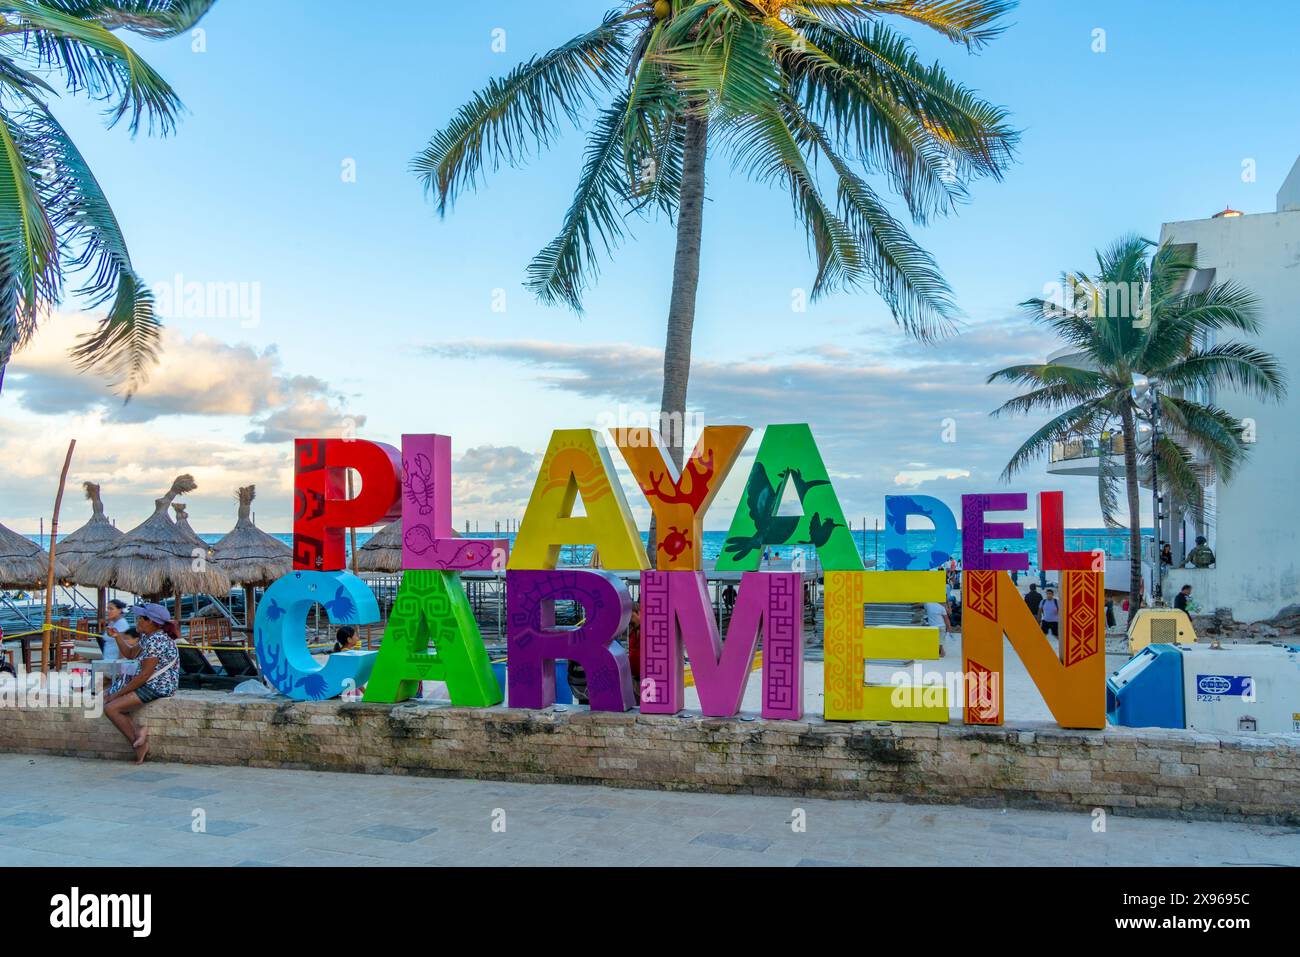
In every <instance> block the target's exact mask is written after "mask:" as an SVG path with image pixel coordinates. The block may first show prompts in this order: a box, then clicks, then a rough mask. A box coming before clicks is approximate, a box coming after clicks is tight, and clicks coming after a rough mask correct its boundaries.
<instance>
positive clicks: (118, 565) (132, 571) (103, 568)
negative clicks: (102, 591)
mask: <svg viewBox="0 0 1300 957" xmlns="http://www.w3.org/2000/svg"><path fill="white" fill-rule="evenodd" d="M196 488H198V485H197V484H196V483H195V481H194V478H193V476H190V475H182V476H179V477H178V478H177V479H176V481H174V482H172V486H171V488H170V489H168V490H167V494H166V495H164V496H163V497H162V498H160V499H157V500H155V501H154V510H153V514H152V515H150V516H149V517H148V518H147V519H145V520H144V521H143V522H141V523H140V524H139V525H137V526H136V527H135V528H133V529H131V531H129V532H127V533H126V535H125V536H124V537H123V538H122V540H121V541H120V542H118V543H117V544H116V545H114V546H112V547H111V548H107V549H105V550H104V551H102V552H100V553H99V554H98V555H94V556H91V557H90V558H87V559H86V560H85V561H83V562H82V563H81V568H80V573H79V578H80V579H81V581H82V582H84V583H85V584H87V585H93V586H94V587H96V588H120V589H122V590H123V591H129V592H132V593H133V594H136V595H143V596H145V597H146V598H151V599H155V600H156V599H160V598H163V597H166V596H167V595H172V596H174V597H175V598H176V611H177V615H178V616H179V614H180V607H181V606H180V595H181V593H182V592H186V593H194V594H204V595H213V596H216V597H221V598H224V597H225V596H226V595H227V593H229V591H230V579H229V578H228V577H227V576H226V573H225V572H224V571H222V570H221V569H220V568H218V567H217V566H216V564H215V563H213V562H210V561H207V560H206V557H205V556H204V557H203V560H201V561H199V560H196V556H195V555H194V549H195V548H196V547H198V546H196V545H195V539H197V536H195V535H194V533H193V531H190V532H188V533H187V532H186V531H185V529H183V528H181V527H180V526H178V525H177V524H176V523H175V522H173V521H172V520H171V519H170V518H168V517H167V507H168V506H169V505H171V503H172V499H174V498H175V497H176V496H177V495H184V494H185V493H187V492H192V491H194V490H195V489H196ZM199 542H200V544H202V540H201V539H200V540H199ZM203 547H204V549H205V550H206V546H203Z"/></svg>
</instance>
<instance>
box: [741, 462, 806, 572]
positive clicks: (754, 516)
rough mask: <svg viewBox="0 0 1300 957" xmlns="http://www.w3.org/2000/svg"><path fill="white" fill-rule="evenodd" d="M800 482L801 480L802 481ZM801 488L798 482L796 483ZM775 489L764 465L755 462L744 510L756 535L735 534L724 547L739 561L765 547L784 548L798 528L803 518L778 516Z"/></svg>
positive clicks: (747, 484)
mask: <svg viewBox="0 0 1300 957" xmlns="http://www.w3.org/2000/svg"><path fill="white" fill-rule="evenodd" d="M800 480H801V479H800ZM795 485H796V487H798V481H796V483H795ZM780 504H781V503H780V500H779V499H778V498H777V494H776V488H775V487H774V486H773V485H772V480H771V479H769V478H768V477H767V469H765V468H764V467H763V465H762V463H755V464H754V470H753V471H752V472H750V473H749V481H748V482H746V483H745V507H746V509H747V510H748V512H749V518H750V521H752V522H753V523H754V534H753V535H736V536H733V537H731V538H728V539H727V541H726V542H725V543H724V545H723V548H725V549H726V551H727V552H728V553H730V554H731V555H732V556H734V557H735V558H736V559H742V558H744V557H745V556H746V555H748V554H749V553H750V552H752V551H756V550H757V549H760V548H762V547H763V546H764V545H769V544H770V545H784V544H785V543H786V542H788V541H789V540H790V539H791V537H792V536H793V535H794V533H795V531H796V530H797V529H798V527H799V519H800V518H802V516H800V515H777V514H776V510H777V509H778V508H779V507H780Z"/></svg>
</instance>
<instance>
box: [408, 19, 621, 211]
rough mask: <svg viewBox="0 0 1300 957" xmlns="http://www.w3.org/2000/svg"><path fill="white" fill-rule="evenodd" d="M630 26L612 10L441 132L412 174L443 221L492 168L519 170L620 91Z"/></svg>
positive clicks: (480, 98)
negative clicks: (594, 105)
mask: <svg viewBox="0 0 1300 957" xmlns="http://www.w3.org/2000/svg"><path fill="white" fill-rule="evenodd" d="M628 22H629V20H628V18H627V17H626V16H624V15H623V14H621V13H620V12H618V11H611V12H610V13H608V14H606V15H605V18H604V19H603V20H602V21H601V24H600V26H598V27H596V28H595V29H594V30H591V31H589V32H588V33H584V34H582V35H581V36H578V37H575V38H574V39H572V40H570V41H569V42H568V43H566V44H564V45H563V46H560V47H557V48H556V49H554V50H552V51H550V52H549V53H545V54H543V55H541V56H537V57H533V58H532V59H530V60H528V61H527V62H526V63H523V64H520V65H519V66H517V67H516V68H515V69H513V70H511V71H510V72H509V73H508V74H506V76H505V77H503V78H501V79H494V80H492V81H491V82H490V83H489V84H488V85H487V86H486V87H485V88H484V89H483V90H482V91H480V92H479V93H476V94H475V95H474V96H473V98H472V99H471V100H470V101H469V102H468V103H467V104H465V105H464V106H463V107H461V109H460V111H459V112H458V113H457V114H456V116H455V118H454V119H452V121H451V122H450V123H449V124H448V125H447V126H446V127H445V128H444V129H442V130H440V131H439V132H438V133H435V134H434V136H433V138H432V139H431V140H430V141H429V144H428V146H426V147H425V148H424V150H423V151H422V152H421V153H420V154H419V155H418V156H417V157H416V158H415V160H414V161H413V162H412V164H411V169H412V171H413V172H414V173H415V174H416V175H417V176H419V177H420V179H421V180H422V181H423V183H424V188H425V191H426V192H428V193H433V194H436V196H437V200H438V214H439V215H444V214H445V213H446V211H447V208H448V207H449V206H451V205H454V203H455V201H456V198H457V197H458V196H459V194H460V193H461V192H462V191H463V190H465V189H467V188H473V187H474V186H475V185H476V184H477V182H478V179H479V176H480V174H481V171H482V169H483V166H484V164H485V163H486V162H491V163H492V165H493V168H494V169H495V168H496V167H497V166H498V165H499V164H500V163H502V162H505V163H508V164H510V165H514V164H516V163H518V162H520V161H521V160H523V159H524V158H525V157H527V156H529V155H530V154H531V153H532V151H533V150H535V149H544V148H546V147H547V146H548V145H549V144H550V142H551V138H552V137H553V136H554V135H555V133H556V131H557V129H558V127H559V126H560V124H561V122H562V121H563V120H565V119H567V120H569V121H570V122H572V123H577V122H578V121H579V119H580V118H581V110H582V107H583V106H584V105H586V104H587V103H589V102H590V101H591V100H592V99H593V97H594V96H595V95H596V94H597V93H598V92H600V91H604V90H610V89H613V88H614V87H615V86H616V85H617V83H618V80H619V77H620V75H621V74H622V73H623V70H624V66H625V64H626V62H627V49H626V46H625V43H624V37H623V33H624V30H625V29H626V27H627V24H628Z"/></svg>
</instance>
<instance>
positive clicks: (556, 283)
mask: <svg viewBox="0 0 1300 957" xmlns="http://www.w3.org/2000/svg"><path fill="white" fill-rule="evenodd" d="M627 101H628V94H626V93H623V94H620V95H619V97H618V98H617V99H615V101H614V103H613V104H612V105H611V106H610V107H609V109H607V110H605V112H604V113H603V114H602V115H601V117H600V119H599V120H598V121H597V122H596V126H595V129H594V130H593V131H592V134H591V137H590V139H589V140H588V143H587V155H586V162H585V164H584V165H583V169H582V175H581V176H580V177H579V179H578V188H577V190H576V191H575V193H574V196H573V203H572V204H571V205H570V206H569V210H568V212H567V213H566V214H565V216H564V225H563V226H562V227H561V229H560V234H559V235H558V236H556V237H555V239H553V240H551V242H550V243H548V244H547V246H546V248H545V249H543V250H542V251H541V252H539V253H538V254H537V256H536V257H535V258H534V259H533V261H532V262H531V263H530V264H529V266H528V282H527V285H528V288H529V289H531V290H532V291H533V293H534V294H536V296H537V297H538V298H539V299H540V300H541V301H542V302H544V303H546V304H547V305H554V304H555V303H557V302H563V303H565V304H567V305H568V306H569V307H570V308H571V309H573V310H574V311H575V312H581V311H582V293H583V290H584V289H585V288H586V286H587V283H588V281H589V279H590V277H594V276H595V275H596V274H597V272H598V271H599V253H600V251H599V250H598V249H597V246H596V243H595V238H596V236H599V238H600V241H601V243H602V244H603V246H604V251H605V253H606V254H608V253H611V252H612V251H613V250H614V248H615V246H616V245H617V244H618V243H619V242H620V241H621V240H622V238H623V235H624V230H623V224H622V216H621V214H620V211H619V204H620V203H621V202H623V201H625V200H626V199H627V188H628V183H627V180H626V179H625V174H626V168H625V166H624V163H623V155H624V143H623V133H624V131H625V130H626V125H625V119H626V115H627ZM593 234H594V235H593Z"/></svg>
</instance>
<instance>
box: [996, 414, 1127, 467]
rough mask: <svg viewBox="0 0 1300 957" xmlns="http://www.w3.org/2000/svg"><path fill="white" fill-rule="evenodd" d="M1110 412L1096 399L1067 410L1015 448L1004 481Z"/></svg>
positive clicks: (1008, 461)
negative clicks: (1055, 443)
mask: <svg viewBox="0 0 1300 957" xmlns="http://www.w3.org/2000/svg"><path fill="white" fill-rule="evenodd" d="M1109 414H1110V413H1109V411H1108V410H1107V409H1106V407H1105V406H1104V405H1103V404H1102V403H1101V402H1099V401H1097V400H1095V399H1094V400H1090V401H1086V402H1083V403H1081V404H1079V405H1076V406H1074V407H1072V408H1069V409H1066V410H1065V411H1064V412H1062V413H1060V414H1059V415H1057V416H1055V417H1054V418H1052V419H1051V420H1050V421H1049V422H1048V423H1047V424H1046V425H1044V426H1042V427H1041V428H1039V429H1038V430H1037V431H1036V432H1034V433H1033V435H1031V436H1030V437H1029V438H1027V439H1026V440H1025V441H1024V442H1023V443H1022V444H1021V446H1020V448H1018V449H1016V451H1015V452H1014V453H1013V454H1012V456H1011V458H1010V459H1008V460H1007V465H1006V468H1004V469H1003V470H1002V479H1003V481H1010V480H1011V479H1012V478H1013V477H1014V476H1015V474H1016V473H1017V472H1019V471H1020V470H1021V469H1023V468H1025V467H1026V466H1027V465H1029V464H1030V463H1031V462H1034V461H1037V460H1038V459H1040V458H1042V457H1043V456H1044V455H1046V454H1047V453H1048V452H1049V451H1050V450H1051V447H1052V443H1053V442H1058V441H1060V440H1062V439H1064V438H1065V437H1066V436H1068V435H1069V434H1070V433H1072V432H1076V431H1079V430H1083V429H1087V428H1088V427H1089V426H1090V425H1091V424H1092V423H1094V422H1097V421H1099V420H1103V419H1104V418H1105V417H1106V416H1108V415H1109Z"/></svg>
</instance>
